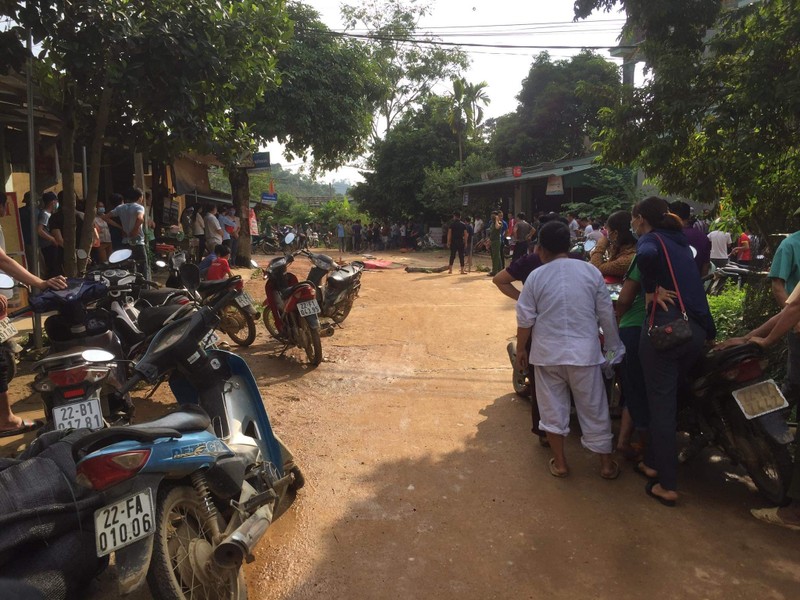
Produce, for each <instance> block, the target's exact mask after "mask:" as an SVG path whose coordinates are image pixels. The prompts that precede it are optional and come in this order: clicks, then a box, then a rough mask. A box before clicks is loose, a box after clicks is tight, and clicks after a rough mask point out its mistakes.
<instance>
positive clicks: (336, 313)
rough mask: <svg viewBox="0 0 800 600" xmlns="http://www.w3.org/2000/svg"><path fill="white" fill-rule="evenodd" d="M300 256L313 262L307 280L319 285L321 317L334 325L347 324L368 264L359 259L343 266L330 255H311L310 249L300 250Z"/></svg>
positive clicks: (313, 253) (318, 294)
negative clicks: (362, 275)
mask: <svg viewBox="0 0 800 600" xmlns="http://www.w3.org/2000/svg"><path fill="white" fill-rule="evenodd" d="M297 254H302V255H303V256H305V257H307V258H308V259H309V260H310V261H311V271H309V273H308V276H307V278H306V279H307V280H308V281H310V282H312V283H313V284H314V285H315V286H317V297H318V298H319V299H320V300H321V302H320V308H321V309H322V313H321V315H320V316H322V317H328V318H330V319H332V320H333V322H334V323H341V322H342V321H344V320H345V319H346V318H347V315H349V314H350V311H351V310H352V309H353V303H354V302H355V300H356V298H358V292H359V290H360V289H361V273H362V272H363V271H364V263H363V262H361V261H357V260H356V261H353V262H352V263H350V264H349V265H346V266H340V265H339V264H337V263H336V261H335V260H333V259H332V258H331V257H330V256H328V255H327V254H319V253H315V252H310V251H309V250H307V249H303V250H300V251H299V252H297ZM326 276H327V279H326V280H325V282H324V283H323V278H325V277H326Z"/></svg>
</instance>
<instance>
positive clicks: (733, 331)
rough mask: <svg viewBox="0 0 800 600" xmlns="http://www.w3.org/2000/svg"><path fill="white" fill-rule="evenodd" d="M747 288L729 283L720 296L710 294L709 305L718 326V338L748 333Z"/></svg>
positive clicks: (723, 338)
mask: <svg viewBox="0 0 800 600" xmlns="http://www.w3.org/2000/svg"><path fill="white" fill-rule="evenodd" d="M744 299H745V290H743V289H741V290H740V289H739V288H738V287H736V286H732V285H729V286H727V288H725V290H724V291H723V292H722V293H721V294H720V295H719V296H709V297H708V306H709V307H710V308H711V315H712V316H713V317H714V323H715V324H716V326H717V340H720V341H721V340H726V339H728V338H731V337H736V336H737V335H741V334H743V333H747V331H748V330H747V329H746V328H745V325H744V321H743V319H744Z"/></svg>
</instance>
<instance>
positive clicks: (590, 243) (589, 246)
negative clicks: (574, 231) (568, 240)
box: [583, 240, 597, 252]
mask: <svg viewBox="0 0 800 600" xmlns="http://www.w3.org/2000/svg"><path fill="white" fill-rule="evenodd" d="M595 246H597V241H596V240H586V241H585V242H584V243H583V251H584V252H591V251H592V250H594V247H595Z"/></svg>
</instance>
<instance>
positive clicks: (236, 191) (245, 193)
mask: <svg viewBox="0 0 800 600" xmlns="http://www.w3.org/2000/svg"><path fill="white" fill-rule="evenodd" d="M228 181H229V182H230V184H231V196H233V205H234V206H235V207H236V214H237V215H239V222H240V223H241V225H242V226H241V229H240V231H239V245H238V248H239V249H238V251H237V252H236V256H235V257H234V259H233V260H234V262H235V264H237V265H239V266H243V267H249V266H250V256H251V252H250V250H251V246H252V242H251V238H250V175H249V174H248V173H247V169H245V168H244V167H228Z"/></svg>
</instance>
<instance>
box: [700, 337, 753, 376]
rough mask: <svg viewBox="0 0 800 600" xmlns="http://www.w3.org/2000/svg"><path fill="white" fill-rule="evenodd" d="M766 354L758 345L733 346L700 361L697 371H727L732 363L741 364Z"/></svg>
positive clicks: (712, 353) (714, 351) (709, 354)
mask: <svg viewBox="0 0 800 600" xmlns="http://www.w3.org/2000/svg"><path fill="white" fill-rule="evenodd" d="M763 354H764V353H763V351H762V350H761V348H760V347H759V346H758V345H756V344H741V345H739V346H731V347H730V348H725V349H724V350H711V351H709V352H706V354H705V356H703V357H702V359H701V360H700V361H698V364H697V369H699V370H702V371H703V372H707V373H709V372H711V371H717V370H720V369H725V367H726V366H728V365H730V364H731V363H740V362H742V361H744V360H747V359H749V358H756V357H759V356H762V355H763Z"/></svg>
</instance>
